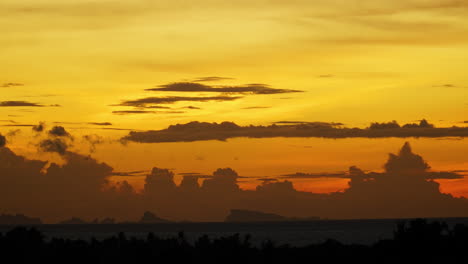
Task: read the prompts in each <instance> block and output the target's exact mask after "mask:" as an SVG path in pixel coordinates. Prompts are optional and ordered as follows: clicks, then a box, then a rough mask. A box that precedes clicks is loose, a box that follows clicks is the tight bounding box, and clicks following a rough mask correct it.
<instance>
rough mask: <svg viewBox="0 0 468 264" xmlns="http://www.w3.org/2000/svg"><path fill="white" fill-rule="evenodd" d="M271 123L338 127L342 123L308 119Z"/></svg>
mask: <svg viewBox="0 0 468 264" xmlns="http://www.w3.org/2000/svg"><path fill="white" fill-rule="evenodd" d="M273 124H279V125H301V124H305V125H312V126H316V127H338V126H342V125H344V124H343V123H337V122H331V123H330V122H309V121H277V122H273Z"/></svg>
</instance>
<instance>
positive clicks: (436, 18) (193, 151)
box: [0, 0, 468, 196]
mask: <svg viewBox="0 0 468 264" xmlns="http://www.w3.org/2000/svg"><path fill="white" fill-rule="evenodd" d="M467 17H468V2H467V1H464V0H458V1H457V0H354V1H353V0H290V1H280V0H248V1H247V0H236V1H222V0H199V1H181V0H172V1H161V0H100V1H97V0H93V1H91V0H2V1H1V2H0V32H1V34H0V86H2V87H1V88H0V92H1V93H0V101H1V102H12V101H13V102H22V103H23V106H11V105H8V104H6V105H3V106H2V107H0V115H1V117H2V118H1V119H2V120H3V121H2V124H3V125H12V124H17V125H22V124H37V123H39V122H40V121H44V122H46V124H47V125H48V128H50V127H51V126H53V125H54V122H62V123H61V125H62V126H64V127H65V128H66V129H67V130H68V131H69V132H70V133H72V134H73V135H74V137H75V140H74V142H73V149H74V150H76V151H79V152H82V153H89V152H90V150H89V145H88V144H87V143H86V142H85V141H83V140H81V137H82V136H83V135H90V134H97V135H99V136H100V137H102V138H103V140H102V141H103V142H100V144H99V145H98V146H97V147H96V150H95V151H94V152H93V153H92V155H93V156H95V157H96V158H97V159H98V160H100V161H104V162H106V163H108V164H110V165H111V166H112V167H114V169H115V170H117V171H129V170H150V169H151V168H152V167H154V166H158V167H163V168H171V169H175V170H176V172H201V173H211V172H212V171H214V170H215V169H216V168H219V167H232V168H234V169H235V170H236V171H238V172H239V174H240V175H246V176H268V177H274V176H279V175H282V174H287V173H295V172H336V171H345V170H347V168H348V167H349V166H352V165H358V166H359V167H362V168H363V169H366V170H377V171H378V170H381V169H382V168H381V166H382V164H383V162H384V161H385V159H386V155H387V153H389V152H394V151H396V150H397V149H398V148H399V147H400V146H401V145H402V143H403V142H405V141H410V142H411V143H412V144H413V148H414V149H415V152H417V153H419V154H420V155H422V156H423V157H424V158H425V159H426V160H427V161H428V162H429V164H430V165H432V167H433V168H435V169H438V170H463V169H465V170H466V168H467V165H468V155H467V154H468V153H467V149H468V148H467V147H468V146H467V144H468V143H467V142H466V140H464V139H462V140H440V139H394V138H390V139H304V138H287V139H285V138H272V139H271V138H269V139H245V138H238V139H229V140H228V141H227V142H219V141H200V142H193V143H183V142H182V143H160V144H141V143H128V144H127V145H122V144H121V143H120V142H119V138H121V137H122V136H125V135H126V134H128V131H126V130H122V131H118V130H103V129H102V128H103V126H97V125H93V124H89V123H93V122H100V123H102V122H109V123H112V126H111V128H124V129H131V130H151V129H155V130H159V129H163V128H166V127H167V126H169V125H172V124H176V123H187V122H190V121H205V122H222V121H232V122H235V123H237V124H239V125H249V124H254V125H270V124H271V123H272V122H276V121H322V122H341V123H343V124H345V126H347V127H355V126H356V127H360V128H364V127H366V126H368V125H369V123H371V122H375V121H378V122H384V121H385V122H387V121H391V120H398V121H399V122H400V123H402V124H403V123H408V122H415V120H420V119H422V118H425V119H428V120H429V121H430V122H431V123H433V124H435V125H437V126H443V127H450V126H453V125H457V126H466V125H463V122H464V121H466V120H468V117H467V114H468V75H467V74H466V61H468V34H467V33H468V18H467ZM204 77H223V78H214V79H212V80H211V81H210V80H208V81H206V80H205V81H203V82H202V81H200V78H204ZM197 79H198V81H197ZM174 82H198V83H202V84H203V85H209V86H213V87H221V86H223V87H225V86H242V85H245V84H264V85H265V86H266V85H268V87H271V88H275V89H286V90H300V91H303V92H300V93H299V92H297V93H295V92H293V93H289V92H288V93H278V94H248V95H242V96H240V97H242V98H239V99H235V100H208V101H197V100H192V101H177V102H175V103H172V104H163V105H162V106H163V107H170V108H171V109H167V108H154V109H150V110H148V109H144V110H141V109H137V108H135V107H129V106H122V102H124V101H132V100H138V99H141V98H148V97H167V96H191V97H210V96H217V95H218V94H215V95H214V94H213V93H211V92H198V93H190V94H188V93H181V92H162V91H145V89H150V88H155V87H156V88H157V87H160V86H161V85H166V84H171V83H174ZM227 96H236V95H235V94H229V93H228V94H227ZM25 103H29V104H30V105H26V104H25ZM31 104H37V105H41V106H42V107H37V106H33V105H31ZM119 104H120V105H119ZM0 105H1V104H0ZM160 106H161V105H160ZM189 106H190V107H191V108H187V107H189ZM198 108H199V109H198ZM116 111H149V112H151V113H143V114H142V113H139V114H136V113H133V114H116V113H118V112H116ZM9 120H11V121H9ZM63 122H66V123H63ZM15 129H21V132H19V133H11V136H10V137H7V139H8V141H9V146H10V147H11V148H12V149H15V150H16V151H17V152H19V153H21V154H24V155H26V156H28V157H36V158H40V159H51V160H57V159H59V158H58V157H57V156H56V155H55V154H46V153H38V152H37V151H36V147H35V145H34V144H35V143H34V142H36V141H37V139H36V136H35V135H34V133H32V132H31V129H30V127H21V126H18V127H1V128H0V131H1V132H2V134H4V135H5V134H6V135H8V133H10V132H12V131H14V130H15ZM13 134H14V135H13ZM460 181H461V182H462V184H460ZM346 182H347V181H346V180H343V179H334V180H331V179H318V180H317V179H316V180H301V181H297V187H298V189H302V190H311V191H319V192H328V191H336V190H340V189H343V188H345V187H346ZM132 183H134V184H135V185H137V186H140V185H141V180H138V179H135V180H133V181H132ZM255 184H257V183H255V182H244V183H242V185H243V186H245V187H246V188H252V186H254V185H255ZM460 186H462V187H460ZM463 186H466V188H465V187H463ZM442 189H443V190H445V191H448V192H452V193H454V194H456V195H466V196H468V182H465V181H464V180H457V181H456V182H454V181H450V180H446V181H445V182H444V183H443V184H442Z"/></svg>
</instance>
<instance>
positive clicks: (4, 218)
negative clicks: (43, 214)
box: [0, 214, 42, 225]
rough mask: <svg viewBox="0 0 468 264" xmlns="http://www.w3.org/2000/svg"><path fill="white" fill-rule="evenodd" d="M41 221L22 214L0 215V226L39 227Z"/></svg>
mask: <svg viewBox="0 0 468 264" xmlns="http://www.w3.org/2000/svg"><path fill="white" fill-rule="evenodd" d="M41 224H42V221H41V219H39V218H32V217H28V216H25V215H23V214H16V215H10V214H1V215H0V225H41Z"/></svg>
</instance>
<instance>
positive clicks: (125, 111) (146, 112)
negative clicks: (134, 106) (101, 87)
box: [112, 110, 185, 115]
mask: <svg viewBox="0 0 468 264" xmlns="http://www.w3.org/2000/svg"><path fill="white" fill-rule="evenodd" d="M112 113H113V114H116V115H133V114H183V113H185V112H183V111H146V110H121V111H112Z"/></svg>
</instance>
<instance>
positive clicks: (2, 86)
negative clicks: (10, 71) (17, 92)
mask: <svg viewBox="0 0 468 264" xmlns="http://www.w3.org/2000/svg"><path fill="white" fill-rule="evenodd" d="M18 86H24V84H22V83H12V82H10V83H4V84H1V85H0V87H1V88H9V87H18Z"/></svg>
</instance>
